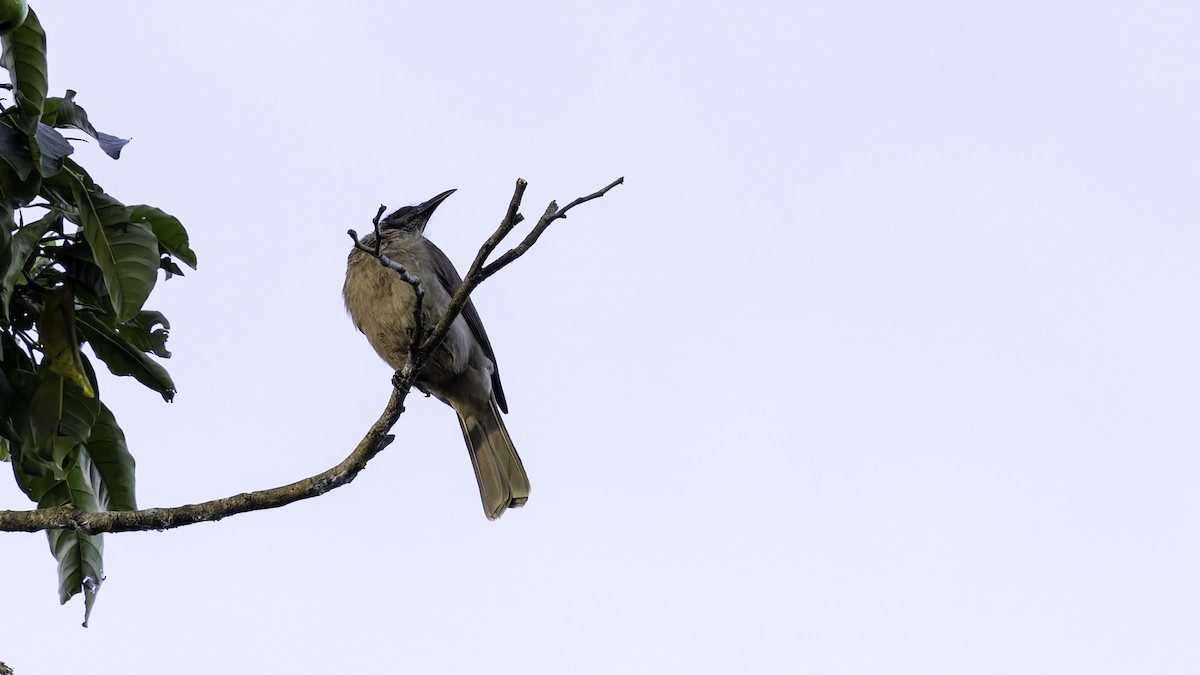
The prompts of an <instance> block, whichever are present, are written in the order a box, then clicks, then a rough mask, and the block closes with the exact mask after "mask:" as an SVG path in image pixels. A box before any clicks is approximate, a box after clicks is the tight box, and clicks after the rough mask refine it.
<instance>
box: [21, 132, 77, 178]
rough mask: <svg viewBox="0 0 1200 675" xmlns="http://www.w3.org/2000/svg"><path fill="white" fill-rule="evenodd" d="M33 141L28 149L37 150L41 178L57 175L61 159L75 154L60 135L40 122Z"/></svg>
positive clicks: (60, 168)
mask: <svg viewBox="0 0 1200 675" xmlns="http://www.w3.org/2000/svg"><path fill="white" fill-rule="evenodd" d="M34 141H35V142H34V144H33V145H32V146H30V147H31V148H34V149H36V150H37V154H38V162H39V171H40V172H41V174H42V176H53V175H54V174H56V173H58V172H59V171H60V170H62V167H63V159H64V158H65V157H66V156H67V155H69V154H71V153H72V152H75V148H73V147H71V144H70V143H68V142H67V139H66V138H64V137H63V135H62V134H60V133H58V132H57V131H55V130H54V129H53V127H49V126H46V125H45V124H42V123H41V122H38V125H37V134H36V135H35V137H34Z"/></svg>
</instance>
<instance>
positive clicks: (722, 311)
mask: <svg viewBox="0 0 1200 675" xmlns="http://www.w3.org/2000/svg"><path fill="white" fill-rule="evenodd" d="M35 7H36V8H37V9H38V11H39V13H40V15H41V17H42V21H43V23H44V24H45V26H46V28H47V30H48V33H49V37H50V68H51V73H50V80H51V89H52V92H53V93H57V94H61V93H62V91H63V90H64V89H66V88H68V87H70V88H73V89H76V90H77V91H78V92H79V94H78V101H79V102H80V103H81V104H82V105H84V106H85V107H86V108H87V110H88V111H89V113H90V114H91V116H92V119H93V121H94V122H95V123H96V125H97V126H98V127H99V128H101V129H102V130H105V131H108V132H110V133H114V134H118V135H124V136H132V138H133V142H132V143H131V144H130V145H129V146H128V147H127V149H126V152H125V156H124V157H123V158H122V159H121V160H120V161H119V162H110V161H108V160H107V159H106V158H104V157H103V156H102V155H101V154H100V153H99V152H98V151H96V150H95V148H86V149H84V150H81V152H80V154H81V155H82V159H83V161H84V162H85V163H86V164H87V165H88V166H89V167H90V168H91V169H92V171H93V174H94V175H95V176H96V177H97V179H98V180H99V181H100V182H101V183H102V184H103V185H104V186H105V187H106V188H107V189H108V190H109V191H110V192H112V193H113V194H114V195H116V196H118V197H120V198H121V199H123V200H125V201H127V202H130V203H139V202H147V203H151V204H154V205H157V206H160V207H162V208H163V209H166V210H167V211H169V212H171V213H173V214H175V215H177V216H179V217H180V218H181V219H182V220H183V221H184V223H185V224H186V225H187V226H188V228H189V229H190V231H191V235H192V241H193V247H194V248H195V250H196V251H197V253H198V254H199V256H200V270H199V271H198V272H196V273H189V275H188V276H187V277H186V278H185V279H173V280H171V281H170V282H168V283H165V284H162V285H161V286H160V287H159V291H158V292H156V293H155V295H154V297H153V298H152V302H151V304H152V305H153V308H155V309H159V310H162V311H163V312H165V313H166V314H167V316H168V317H169V318H170V319H171V321H172V328H173V331H172V335H171V341H170V346H171V348H172V350H173V351H174V353H175V357H174V358H173V359H171V361H170V362H169V363H168V364H167V365H168V366H169V367H170V370H171V372H172V373H173V375H174V376H175V379H176V382H177V384H178V385H179V388H180V391H179V395H178V397H177V398H176V402H175V403H174V404H171V405H167V404H164V403H162V402H161V400H160V399H159V398H158V396H157V395H156V394H154V393H152V392H150V391H148V390H144V389H141V388H140V387H139V386H138V385H136V383H134V382H125V381H115V380H114V378H107V379H106V380H105V381H103V382H102V383H101V387H102V394H103V396H104V397H105V399H106V400H107V401H108V403H109V405H110V406H111V407H112V409H113V410H114V411H115V412H116V414H117V417H118V419H119V420H120V422H121V424H122V425H123V426H124V429H125V432H126V434H127V435H128V437H129V440H130V445H131V449H132V451H133V452H134V454H135V456H136V457H137V459H138V487H139V499H140V502H141V504H142V505H143V506H167V505H176V504H180V503H185V502H189V501H198V500H204V499H211V498H216V497H222V496H227V495H230V494H233V493H236V492H240V491H245V490H251V489H255V488H263V487H270V486H274V485H278V484H281V483H284V482H288V481H292V480H295V479H298V478H301V477H303V476H306V475H310V474H313V473H316V472H318V471H320V470H323V469H325V468H327V467H329V466H331V465H333V464H334V463H336V462H338V461H340V460H341V458H342V457H343V456H344V455H345V454H346V453H347V452H348V451H349V449H350V448H351V447H352V446H353V445H354V443H356V442H357V440H358V439H359V438H360V437H361V435H362V433H363V432H364V431H365V430H366V428H367V427H368V426H369V424H370V423H371V422H372V421H373V420H374V419H375V418H376V416H377V415H378V413H379V412H380V411H381V410H382V408H383V405H384V403H385V402H386V399H387V394H388V387H389V377H390V373H389V371H388V370H387V368H386V366H384V365H383V363H382V362H380V361H379V360H378V358H377V357H376V356H375V355H374V353H373V352H372V351H371V349H370V348H369V346H368V345H367V343H366V341H365V340H364V339H363V338H362V336H360V335H359V334H358V333H357V332H356V331H355V330H354V329H353V327H352V326H351V324H350V322H349V320H348V319H347V318H346V317H345V314H344V311H343V309H342V304H341V298H340V296H339V292H340V288H341V281H342V274H343V271H344V265H345V255H346V252H347V250H348V247H349V240H348V238H347V237H346V235H345V231H346V229H347V228H350V227H354V228H357V229H359V230H360V231H362V230H364V229H365V228H367V227H369V221H370V217H371V216H372V215H373V214H374V212H375V208H376V207H377V206H378V204H379V203H381V202H383V203H386V204H388V205H389V206H391V207H393V208H394V207H397V206H401V205H404V204H408V203H415V202H419V201H423V200H425V199H427V198H429V197H431V196H433V195H434V194H436V193H438V192H440V191H442V190H445V189H447V188H458V193H456V194H455V195H454V196H453V197H452V198H451V199H450V200H449V201H447V202H446V203H445V204H444V205H443V206H442V207H441V208H440V209H439V210H438V212H437V214H436V216H435V217H434V219H433V222H432V224H431V225H430V229H429V234H430V235H431V237H432V238H433V239H434V240H435V241H437V242H438V243H439V244H440V245H441V246H442V247H443V248H445V249H446V250H447V252H448V253H449V254H450V255H451V257H452V258H453V259H454V260H455V261H456V262H458V263H459V264H460V267H461V266H465V265H466V264H467V262H468V261H469V260H470V258H471V257H472V256H473V254H474V251H475V249H476V247H477V246H478V244H479V243H480V242H481V241H482V240H483V239H484V238H485V237H486V236H487V235H488V234H489V233H490V232H491V230H492V229H493V228H494V226H495V224H496V223H497V222H498V221H499V219H500V217H501V216H502V214H503V211H504V207H505V205H506V204H507V200H508V197H509V195H510V193H511V188H512V184H513V182H514V181H515V179H516V178H517V177H524V178H526V179H528V180H529V181H530V188H529V191H528V194H527V203H526V214H527V215H530V216H534V215H536V214H537V213H539V212H540V211H541V209H542V208H544V206H545V203H546V202H547V201H548V200H550V199H552V198H556V199H559V200H560V201H566V200H569V199H571V198H574V197H576V196H579V195H582V194H585V193H587V192H591V191H593V190H595V189H597V188H599V187H601V186H603V185H605V184H606V183H608V182H609V181H610V180H612V179H614V178H616V177H617V176H621V175H624V176H626V185H625V186H623V187H620V188H618V189H616V190H614V191H613V192H612V193H611V194H610V195H609V196H608V197H606V198H604V199H603V200H601V201H598V202H595V203H592V204H588V205H586V206H585V207H581V208H579V209H578V210H577V211H576V212H574V214H573V215H572V217H571V218H570V219H568V220H566V221H562V222H559V223H557V224H556V225H554V227H553V228H552V229H551V230H550V232H549V233H548V234H547V235H546V236H545V237H544V238H543V239H542V243H540V244H539V245H538V247H537V248H535V249H534V250H533V252H532V253H531V254H530V255H529V256H528V257H527V258H525V259H524V260H522V261H521V262H520V263H518V264H517V265H516V266H515V267H512V268H509V269H508V270H505V271H504V272H503V273H502V274H501V275H499V276H498V277H496V278H494V279H493V280H490V281H488V282H487V283H486V284H485V286H484V287H482V288H481V289H480V290H479V291H478V293H477V295H476V302H477V303H478V305H479V309H480V312H481V314H482V316H483V318H484V320H485V321H486V323H487V326H488V331H489V333H490V335H491V338H492V341H493V343H494V345H495V348H496V352H497V354H498V356H499V361H500V366H501V370H502V372H503V375H504V378H505V380H504V384H505V389H506V391H507V393H508V398H509V402H510V408H511V411H512V414H511V415H509V416H508V418H507V424H508V427H509V430H510V431H511V433H512V436H513V439H514V441H515V443H516V445H517V447H518V449H519V450H520V451H521V454H522V456H523V457H524V458H525V464H526V467H527V468H528V469H529V473H530V475H531V479H532V481H533V493H532V497H531V499H530V501H529V504H528V506H527V507H526V508H524V509H523V510H519V511H514V512H511V513H509V514H508V515H506V516H505V517H504V518H503V519H502V520H500V521H499V522H495V523H489V522H487V521H486V520H485V519H484V517H483V514H482V510H481V508H480V506H479V503H478V495H477V493H476V489H475V485H474V481H473V478H472V475H471V470H470V468H469V462H468V461H467V457H466V453H465V451H464V450H463V447H462V441H461V437H460V434H459V430H458V427H457V425H456V423H455V420H454V417H453V414H452V413H451V412H450V410H449V409H447V408H445V407H444V406H442V405H441V404H440V403H437V402H435V401H432V400H424V399H422V400H417V401H414V402H413V403H412V404H411V405H410V409H409V413H408V414H407V415H405V416H404V417H403V418H402V420H401V423H400V424H399V425H398V426H397V428H396V430H395V433H396V434H397V435H398V436H399V439H398V440H397V442H396V443H395V444H394V445H393V446H392V447H391V448H389V449H388V450H387V451H386V452H385V453H384V454H383V455H381V456H380V457H379V458H378V459H376V460H375V461H374V462H373V463H372V464H371V465H370V466H369V467H368V469H367V470H366V472H365V473H363V474H362V475H361V476H360V477H359V478H358V480H356V481H355V482H354V483H353V484H352V485H350V486H348V487H346V488H343V489H340V490H337V491H335V492H333V493H331V494H329V495H326V496H324V497H322V498H320V499H316V500H313V501H310V502H307V503H302V504H297V505H293V506H291V507H288V508H286V509H284V510H279V511H272V512H264V513H257V514H251V515H244V516H239V517H235V518H232V519H230V520H227V521H225V522H221V523H218V524H206V525H198V526H193V527H188V528H184V529H182V530H176V531H172V532H168V533H146V534H125V535H116V536H109V537H108V538H107V539H106V572H107V575H108V580H107V582H106V583H105V585H104V587H103V590H102V591H101V594H100V597H99V600H98V604H97V607H96V610H95V611H94V613H93V615H92V625H91V627H90V628H88V629H86V630H84V629H81V628H80V627H79V623H80V620H81V618H82V613H83V608H82V603H81V602H80V601H78V600H77V601H76V602H74V603H73V604H72V605H69V606H67V607H65V608H64V607H60V606H59V605H58V603H57V596H56V590H55V589H56V583H55V565H54V561H53V559H52V558H51V556H50V554H49V551H48V549H47V545H46V541H45V537H44V535H40V534H39V535H19V534H9V535H4V536H3V539H4V540H5V544H4V546H3V549H2V550H3V551H4V560H5V563H4V564H5V572H6V574H5V575H4V580H3V581H0V598H2V599H3V606H4V608H5V612H4V615H5V616H6V617H7V618H6V622H5V626H4V631H3V634H4V636H5V637H4V639H3V641H2V642H0V660H3V661H6V662H7V663H9V665H11V666H14V667H15V668H17V672H18V674H19V675H28V674H32V673H49V672H57V673H62V672H72V671H79V670H82V669H85V668H87V669H90V670H91V671H93V672H111V673H118V672H119V673H163V672H171V673H176V674H180V675H186V674H191V673H210V672H227V673H257V672H318V671H322V672H344V673H391V672H423V673H433V672H447V673H454V672H478V671H480V670H481V669H483V668H487V669H488V671H489V672H494V673H522V674H537V673H683V672H686V673H734V672H739V673H798V672H806V673H821V674H822V675H828V674H854V675H858V674H870V675H875V674H880V673H887V674H889V675H890V674H895V673H913V674H919V675H934V674H946V675H961V674H962V673H971V674H972V675H988V674H993V673H994V674H998V675H999V674H1003V675H1008V674H1012V673H1022V674H1023V675H1030V674H1041V673H1045V674H1047V675H1050V674H1055V675H1057V674H1061V673H1089V674H1100V673H1131V672H1141V673H1155V674H1156V675H1162V674H1167V673H1193V672H1196V669H1197V668H1200V646H1198V644H1200V643H1197V641H1196V639H1195V636H1196V634H1197V631H1198V630H1200V581H1198V579H1200V573H1198V570H1200V541H1198V539H1197V536H1196V521H1197V515H1198V513H1200V491H1197V489H1196V480H1197V475H1198V473H1200V455H1198V453H1197V445H1198V437H1200V416H1198V415H1197V414H1196V413H1197V410H1200V356H1198V355H1200V320H1198V319H1197V313H1198V309H1197V306H1198V303H1197V298H1200V273H1198V272H1197V264H1196V261H1197V258H1198V257H1200V227H1197V225H1198V223H1200V204H1198V203H1197V200H1196V198H1195V194H1196V183H1197V180H1198V179H1200V125H1198V123H1197V120H1198V119H1200V94H1198V93H1197V92H1200V69H1198V68H1197V66H1196V64H1197V63H1200V42H1198V41H1197V40H1196V37H1195V35H1196V26H1197V25H1198V24H1200V7H1198V6H1197V5H1196V4H1195V3H1193V2H1183V1H1179V2H1155V1H1149V2H1146V1H1143V2H1136V3H1134V2H1112V3H1095V2H1065V1H1060V0H1049V1H1047V0H1042V1H1040V2H1013V1H1011V0H1006V1H1003V2H999V1H996V2H969V3H962V2H899V3H897V2H853V1H851V2H846V1H844V0H841V1H838V2H800V3H785V2H761V1H753V0H752V1H749V2H740V3H706V2H687V3H685V2H637V3H635V2H625V1H623V0H616V1H614V2H607V3H598V4H590V5H583V4H568V3H552V2H508V3H484V2H439V3H391V2H344V3H329V2H322V3H317V2H305V1H300V2H290V3H283V2H255V1H247V2H241V3H235V4H232V5H231V4H228V3H216V4H214V3H174V2H171V3H167V2H161V1H158V0H156V1H153V2H152V1H142V2H121V3H96V2H84V1H82V0H75V1H70V2H67V1H60V2H55V3H41V4H40V5H35ZM27 505H28V504H27V502H25V501H24V498H23V497H22V496H21V495H20V493H19V492H18V491H17V489H16V488H15V486H13V484H12V482H11V481H10V480H5V481H0V506H3V507H6V508H26V507H27Z"/></svg>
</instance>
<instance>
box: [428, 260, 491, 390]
mask: <svg viewBox="0 0 1200 675" xmlns="http://www.w3.org/2000/svg"><path fill="white" fill-rule="evenodd" d="M424 241H425V244H426V245H427V246H429V254H430V256H429V257H430V258H431V259H432V260H433V265H434V271H435V272H436V273H437V276H438V281H440V282H441V283H442V287H443V288H445V289H446V292H447V293H449V294H450V295H452V296H453V295H454V292H455V291H457V290H458V287H459V286H460V285H461V284H462V277H460V276H459V275H458V270H456V269H454V263H452V262H450V258H448V257H447V256H446V254H445V253H443V252H442V249H440V248H438V247H437V245H435V244H434V243H433V242H432V241H429V240H428V239H424ZM462 317H463V319H464V320H466V322H467V327H468V328H470V329H471V334H472V335H474V336H475V341H476V342H478V343H479V345H480V346H481V347H483V353H484V354H485V355H487V357H488V358H489V359H491V361H492V395H494V396H495V397H496V405H498V406H500V409H501V410H503V411H504V412H505V413H507V412H508V403H507V402H506V401H505V400H504V387H502V386H500V366H499V365H498V364H497V363H496V354H495V353H494V352H492V343H491V342H489V341H488V336H487V331H486V330H484V329H483V320H482V319H480V318H479V312H478V311H477V310H476V309H475V303H473V302H471V299H470V298H467V303H466V304H465V305H463V309H462Z"/></svg>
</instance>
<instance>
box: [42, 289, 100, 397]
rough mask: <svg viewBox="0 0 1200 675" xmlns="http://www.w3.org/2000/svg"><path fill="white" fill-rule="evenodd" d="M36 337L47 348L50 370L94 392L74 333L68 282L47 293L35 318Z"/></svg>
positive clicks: (92, 394)
mask: <svg viewBox="0 0 1200 675" xmlns="http://www.w3.org/2000/svg"><path fill="white" fill-rule="evenodd" d="M38 338H39V339H40V341H41V343H42V346H43V347H44V348H45V350H46V359H45V361H44V362H43V365H45V362H49V366H50V370H52V371H53V372H55V373H58V374H59V375H61V376H62V377H63V378H64V379H65V380H67V381H68V382H71V383H72V384H74V385H75V386H76V387H78V388H79V389H80V391H82V392H83V395H84V396H87V397H88V398H95V397H96V392H95V391H94V390H93V389H92V383H91V382H89V381H88V377H87V374H86V373H84V371H83V359H82V358H81V357H80V354H79V340H78V339H77V338H76V337H75V296H74V295H73V294H72V293H71V289H70V287H68V286H63V287H60V288H58V289H56V290H54V291H53V292H50V293H47V294H46V295H45V298H44V302H43V305H42V315H41V316H40V317H39V318H38Z"/></svg>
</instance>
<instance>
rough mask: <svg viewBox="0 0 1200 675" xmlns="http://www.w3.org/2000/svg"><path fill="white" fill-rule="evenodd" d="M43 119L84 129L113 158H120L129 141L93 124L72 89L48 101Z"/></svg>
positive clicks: (47, 122)
mask: <svg viewBox="0 0 1200 675" xmlns="http://www.w3.org/2000/svg"><path fill="white" fill-rule="evenodd" d="M42 121H43V122H45V123H46V124H49V125H50V126H52V127H58V128H62V127H72V128H74V129H79V130H80V131H83V132H84V133H86V134H88V135H89V136H91V137H92V138H94V139H96V141H97V142H98V143H99V144H100V149H101V150H103V151H104V153H105V154H107V155H108V156H109V157H112V158H113V159H120V158H121V148H124V147H125V145H126V144H127V143H129V141H128V140H127V139H124V138H117V137H116V136H113V135H112V134H106V133H104V132H103V131H97V130H96V127H94V126H92V123H91V122H90V121H89V120H88V115H87V111H86V110H84V109H83V107H82V106H80V105H79V104H77V103H75V92H74V91H72V90H70V89H68V90H67V95H66V96H63V97H62V98H57V97H55V98H51V99H49V100H47V101H46V108H45V112H44V113H43V115H42Z"/></svg>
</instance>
